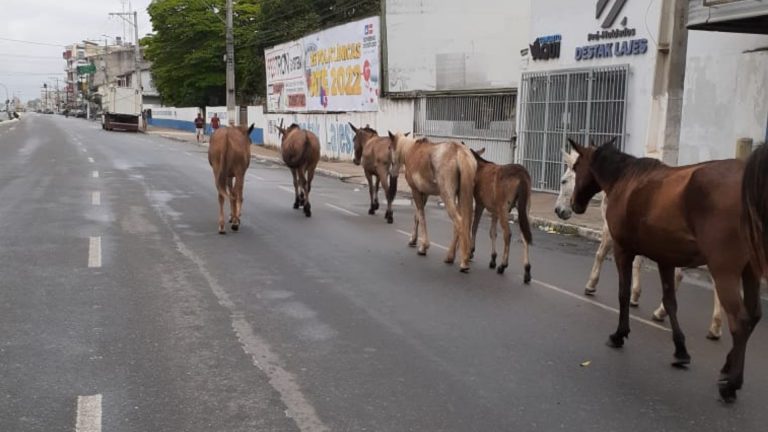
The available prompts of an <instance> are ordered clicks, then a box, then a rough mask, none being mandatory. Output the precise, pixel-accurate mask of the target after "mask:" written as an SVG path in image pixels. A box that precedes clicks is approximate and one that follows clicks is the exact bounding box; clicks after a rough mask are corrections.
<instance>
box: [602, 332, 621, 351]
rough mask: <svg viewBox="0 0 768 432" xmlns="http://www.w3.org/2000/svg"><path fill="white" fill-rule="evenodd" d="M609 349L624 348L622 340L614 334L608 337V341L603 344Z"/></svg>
mask: <svg viewBox="0 0 768 432" xmlns="http://www.w3.org/2000/svg"><path fill="white" fill-rule="evenodd" d="M605 344H606V345H608V346H609V347H611V348H621V347H623V346H624V338H623V337H622V336H618V335H616V334H612V335H610V336H608V341H607V342H606V343H605Z"/></svg>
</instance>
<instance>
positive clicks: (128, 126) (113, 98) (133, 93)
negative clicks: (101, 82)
mask: <svg viewBox="0 0 768 432" xmlns="http://www.w3.org/2000/svg"><path fill="white" fill-rule="evenodd" d="M141 102H142V101H141V92H140V91H139V90H137V89H135V88H130V87H116V86H114V85H112V86H109V87H108V88H107V91H106V94H103V95H102V96H101V106H102V111H103V113H102V115H101V128H102V129H106V130H113V129H121V130H126V131H132V132H137V131H138V130H139V125H140V122H141Z"/></svg>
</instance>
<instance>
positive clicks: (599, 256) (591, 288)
mask: <svg viewBox="0 0 768 432" xmlns="http://www.w3.org/2000/svg"><path fill="white" fill-rule="evenodd" d="M612 243H613V240H612V239H611V233H610V231H608V225H603V233H602V239H601V240H600V246H598V248H597V253H596V254H595V262H594V263H592V271H591V272H590V273H589V280H588V281H587V286H586V288H585V289H584V294H586V295H594V294H595V291H597V288H596V287H597V283H598V282H599V281H600V268H601V267H602V266H603V261H605V255H606V254H607V253H608V251H609V250H611V244H612Z"/></svg>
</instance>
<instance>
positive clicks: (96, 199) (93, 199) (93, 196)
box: [91, 192, 101, 206]
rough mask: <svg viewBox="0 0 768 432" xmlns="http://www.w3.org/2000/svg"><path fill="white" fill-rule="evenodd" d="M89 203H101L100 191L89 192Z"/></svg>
mask: <svg viewBox="0 0 768 432" xmlns="http://www.w3.org/2000/svg"><path fill="white" fill-rule="evenodd" d="M91 205H95V206H97V205H101V192H91Z"/></svg>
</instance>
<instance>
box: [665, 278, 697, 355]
mask: <svg viewBox="0 0 768 432" xmlns="http://www.w3.org/2000/svg"><path fill="white" fill-rule="evenodd" d="M659 276H661V289H662V294H663V302H664V309H665V310H666V311H667V314H668V315H669V323H670V325H671V326H672V340H673V341H674V342H675V361H674V362H672V365H674V366H677V367H682V366H686V365H688V364H689V363H690V362H691V356H690V355H689V354H688V349H687V348H686V346H685V335H684V334H683V330H682V329H681V328H680V323H679V322H678V320H677V293H676V292H675V287H676V284H675V268H674V267H673V266H670V265H666V264H659Z"/></svg>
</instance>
